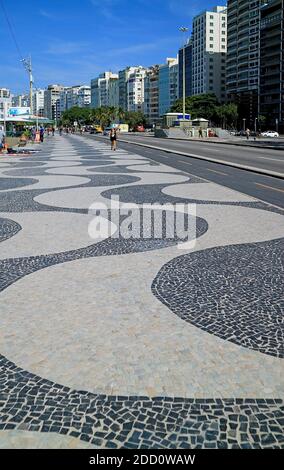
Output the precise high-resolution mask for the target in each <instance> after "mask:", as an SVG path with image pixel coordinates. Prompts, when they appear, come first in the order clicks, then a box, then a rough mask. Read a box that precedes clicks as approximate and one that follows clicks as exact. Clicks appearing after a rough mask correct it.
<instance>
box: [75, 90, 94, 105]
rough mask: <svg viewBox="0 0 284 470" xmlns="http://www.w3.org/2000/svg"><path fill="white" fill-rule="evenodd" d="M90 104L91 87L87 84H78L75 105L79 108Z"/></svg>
mask: <svg viewBox="0 0 284 470" xmlns="http://www.w3.org/2000/svg"><path fill="white" fill-rule="evenodd" d="M90 105H91V87H90V86H88V85H82V86H80V88H79V90H78V94H77V105H76V106H79V108H89V106H90Z"/></svg>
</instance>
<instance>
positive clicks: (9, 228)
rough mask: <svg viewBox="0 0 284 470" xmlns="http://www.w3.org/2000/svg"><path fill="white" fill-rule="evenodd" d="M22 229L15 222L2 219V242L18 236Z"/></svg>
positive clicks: (0, 231) (0, 239) (0, 223)
mask: <svg viewBox="0 0 284 470" xmlns="http://www.w3.org/2000/svg"><path fill="white" fill-rule="evenodd" d="M21 229H22V227H21V226H20V224H18V223H17V222H15V221H14V220H10V219H4V218H2V217H0V242H3V241H4V240H8V238H11V237H13V236H14V235H16V234H17V233H18V232H19V231H20V230H21Z"/></svg>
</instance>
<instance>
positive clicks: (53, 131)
mask: <svg viewBox="0 0 284 470" xmlns="http://www.w3.org/2000/svg"><path fill="white" fill-rule="evenodd" d="M51 132H52V137H54V133H55V128H54V127H53V126H52V128H51Z"/></svg>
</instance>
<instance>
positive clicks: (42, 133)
mask: <svg viewBox="0 0 284 470" xmlns="http://www.w3.org/2000/svg"><path fill="white" fill-rule="evenodd" d="M39 135H40V141H41V142H43V139H44V127H41V128H40V130H39Z"/></svg>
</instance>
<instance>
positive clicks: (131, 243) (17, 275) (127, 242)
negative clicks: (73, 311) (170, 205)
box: [0, 211, 208, 292]
mask: <svg viewBox="0 0 284 470" xmlns="http://www.w3.org/2000/svg"><path fill="white" fill-rule="evenodd" d="M122 217H125V216H122ZM166 217H167V215H166V211H163V214H162V219H163V227H162V229H163V230H162V234H161V235H162V236H161V238H156V237H154V233H153V230H152V232H151V233H149V237H148V238H144V237H143V226H142V223H143V218H142V216H141V227H140V228H141V231H140V232H139V233H137V234H135V233H134V237H132V238H129V239H125V238H124V237H122V236H120V235H119V236H118V238H113V237H110V238H107V239H106V240H103V241H101V242H99V243H95V244H93V245H90V246H88V247H86V248H80V249H78V250H71V251H66V252H64V253H53V254H50V255H41V256H30V257H28V258H12V259H4V260H0V292H1V291H2V290H4V289H6V288H7V287H8V286H10V285H11V284H13V283H14V282H16V281H18V280H19V279H21V278H23V277H24V276H27V275H28V274H31V273H34V272H36V271H39V270H41V269H44V268H48V267H50V266H54V265H56V264H61V263H67V262H70V261H75V260H78V259H83V258H94V257H98V256H115V255H125V254H129V253H141V252H146V251H152V250H158V249H162V248H166V247H169V246H173V245H177V244H178V243H183V242H186V241H190V240H193V239H194V238H195V237H200V236H202V235H203V234H204V233H205V232H206V231H207V229H208V226H207V222H206V221H205V220H204V219H201V218H197V219H196V221H195V220H194V221H191V220H190V218H191V217H190V216H188V217H186V219H185V222H186V228H187V231H186V235H185V237H184V238H181V237H179V235H178V234H177V233H174V234H173V237H172V238H169V237H168V236H167V232H166ZM191 224H192V225H191ZM191 227H192V229H191ZM136 236H137V238H136Z"/></svg>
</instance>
